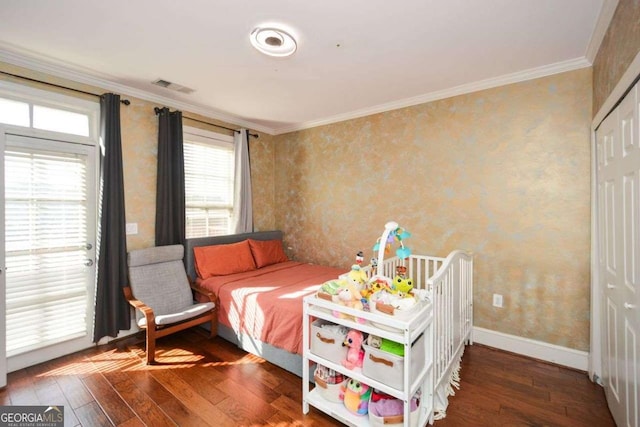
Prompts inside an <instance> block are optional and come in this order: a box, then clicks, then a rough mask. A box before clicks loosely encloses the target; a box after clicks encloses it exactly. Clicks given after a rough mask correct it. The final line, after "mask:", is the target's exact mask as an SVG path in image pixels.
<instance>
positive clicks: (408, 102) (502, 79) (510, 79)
mask: <svg viewBox="0 0 640 427" xmlns="http://www.w3.org/2000/svg"><path fill="white" fill-rule="evenodd" d="M590 66H591V63H590V62H589V61H587V59H586V58H575V59H570V60H568V61H562V62H557V63H555V64H550V65H545V66H542V67H537V68H531V69H529V70H524V71H519V72H517V73H512V74H505V75H503V76H499V77H493V78H490V79H485V80H479V81H477V82H473V83H468V84H463V85H460V86H455V87H452V88H449V89H444V90H440V91H436V92H430V93H426V94H424V95H420V96H416V97H412V98H406V99H401V100H398V101H393V102H389V103H386V104H380V105H376V106H373V107H369V108H363V109H361V110H356V111H351V112H348V113H345V114H338V115H335V116H331V117H328V118H326V119H322V120H314V121H309V122H304V123H300V124H295V125H292V126H287V127H281V128H276V129H274V131H275V135H280V134H283V133H288V132H294V131H298V130H304V129H309V128H312V127H317V126H322V125H328V124H331V123H337V122H341V121H345V120H351V119H356V118H360V117H365V116H370V115H372V114H378V113H384V112H386V111H391V110H396V109H399V108H405V107H411V106H414V105H418V104H424V103H427V102H432V101H437V100H439V99H445V98H451V97H453V96H458V95H464V94H467V93H472V92H477V91H480V90H485V89H491V88H494V87H499V86H504V85H508V84H512V83H519V82H523V81H527V80H533V79H538V78H541V77H546V76H550V75H553V74H559V73H564V72H567V71H573V70H577V69H580V68H586V67H590Z"/></svg>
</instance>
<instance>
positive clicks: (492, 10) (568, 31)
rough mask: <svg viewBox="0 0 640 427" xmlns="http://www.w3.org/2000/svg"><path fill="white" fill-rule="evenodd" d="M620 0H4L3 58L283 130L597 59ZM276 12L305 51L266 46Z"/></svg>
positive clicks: (263, 128)
mask: <svg viewBox="0 0 640 427" xmlns="http://www.w3.org/2000/svg"><path fill="white" fill-rule="evenodd" d="M611 3H612V0H404V1H389V0H323V1H311V0H308V1H302V0H297V1H296V0H271V1H259V0H253V1H251V0H235V1H234V0H226V1H223V0H185V1H175V0H109V1H97V0H57V1H41V0H0V16H1V17H2V18H1V21H2V23H1V24H0V61H4V62H9V63H13V64H16V65H23V66H28V67H30V68H33V69H37V70H39V71H46V72H49V73H51V74H54V75H59V76H62V77H66V78H71V79H73V80H76V81H80V82H83V83H96V84H99V85H100V86H101V87H104V88H106V89H109V90H116V91H119V92H120V93H122V94H125V95H130V96H139V97H141V98H144V99H148V100H151V101H154V102H159V103H163V104H164V105H168V106H171V107H174V108H180V109H183V110H187V111H192V112H195V113H201V114H205V115H207V116H210V117H214V118H219V119H222V120H226V121H229V122H231V123H235V124H238V125H242V126H246V127H250V128H252V129H256V130H261V131H264V132H268V133H272V134H278V133H283V132H287V131H291V130H296V129H302V128H307V127H311V126H316V125H319V124H325V123H331V122H335V121H339V120H344V119H348V118H353V117H358V116H363V115H367V114H371V113H375V112H380V111H385V110H389V109H393V108H398V107H402V106H407V105H414V104H417V103H422V102H426V101H429V100H433V99H438V98H443V97H446V96H451V95H455V94H459V93H463V92H469V91H473V90H478V89H483V88H487V87H492V86H497V85H500V84H505V83H510V82H514V81H520V80H525V79H528V78H533V77H539V76H542V75H548V74H552V73H556V72H561V71H566V70H571V69H576V68H580V67H585V66H588V65H590V63H591V60H592V59H593V58H592V55H593V52H590V50H591V51H593V49H594V43H595V44H597V45H599V42H600V41H601V39H602V36H601V35H600V36H598V34H599V33H603V31H602V30H601V29H600V30H598V28H599V27H601V26H602V24H599V22H598V18H599V16H600V14H601V10H603V11H606V9H607V7H609V8H610V7H611V6H610V5H611ZM613 4H614V7H615V4H617V1H613ZM601 20H602V18H601ZM265 23H281V24H283V26H284V27H285V28H287V29H289V31H290V32H291V33H292V34H293V35H295V37H296V38H297V40H298V51H297V52H296V53H295V54H294V55H293V56H291V57H289V58H271V57H267V56H265V55H263V54H261V53H259V52H258V51H256V50H255V49H254V48H253V47H252V46H251V44H250V43H249V33H250V32H251V31H252V30H253V29H254V28H255V27H256V26H259V25H262V24H265ZM597 24H598V25H597ZM606 24H608V21H607V22H606V23H605V25H606ZM604 28H606V26H605V27H604ZM592 37H593V40H595V42H594V41H593V40H592ZM598 37H599V39H598ZM595 49H597V46H595ZM590 53H591V55H590ZM590 56H591V57H590ZM158 78H162V79H164V80H169V81H172V82H174V83H177V84H179V85H183V86H187V87H189V88H192V89H195V92H194V93H192V94H190V95H186V94H182V93H178V92H173V91H170V90H168V89H164V88H160V87H156V86H153V85H151V84H150V82H151V81H153V80H156V79H158Z"/></svg>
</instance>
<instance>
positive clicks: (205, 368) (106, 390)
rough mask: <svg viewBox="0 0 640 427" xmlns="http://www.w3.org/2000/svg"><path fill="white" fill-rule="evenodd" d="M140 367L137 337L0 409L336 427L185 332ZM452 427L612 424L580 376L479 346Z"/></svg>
mask: <svg viewBox="0 0 640 427" xmlns="http://www.w3.org/2000/svg"><path fill="white" fill-rule="evenodd" d="M157 354H158V361H159V362H160V363H159V364H158V365H155V366H150V367H147V366H145V365H144V364H143V362H142V361H143V359H144V340H143V338H142V336H141V335H138V336H135V337H131V338H127V339H124V340H121V341H118V342H115V343H112V344H108V345H105V346H101V347H98V348H95V349H91V350H86V351H83V352H80V353H75V354H73V355H70V356H66V357H63V358H60V359H56V360H53V361H51V362H47V363H44V364H41V365H37V366H34V367H30V368H27V369H23V370H21V371H17V372H13V373H11V374H9V378H8V385H7V387H6V388H5V389H3V390H0V405H64V408H65V424H66V425H69V426H79V425H82V426H110V425H116V426H127V427H129V426H142V425H148V426H153V427H156V426H174V425H180V426H205V425H211V426H216V427H219V426H279V427H284V426H334V425H340V423H337V422H336V421H335V420H333V419H332V418H330V417H329V416H326V415H324V414H323V413H321V412H320V411H318V410H315V409H313V408H312V409H311V412H310V413H309V414H308V415H306V416H303V415H302V405H301V401H302V385H301V379H300V378H298V377H296V376H295V375H292V374H290V373H288V372H286V371H284V370H282V369H280V368H278V367H276V366H274V365H272V364H270V363H268V362H265V361H264V360H262V359H260V358H258V357H255V356H252V355H248V354H247V353H245V352H243V351H242V350H239V349H238V348H236V347H235V346H233V345H232V344H230V343H228V342H227V341H225V340H223V339H221V338H215V339H213V340H211V341H209V340H207V339H206V336H205V334H204V333H203V332H201V331H200V330H197V329H191V330H188V331H184V332H181V333H178V334H175V335H173V336H170V337H166V338H163V339H161V340H159V342H158V353H157ZM461 375H462V381H461V388H460V390H458V391H457V393H456V395H455V396H452V397H451V398H450V405H449V409H448V411H447V417H446V418H445V419H443V420H439V421H436V422H435V426H436V427H449V426H502V425H508V426H613V425H614V423H613V420H612V418H611V415H610V413H609V410H608V409H607V405H606V402H605V399H604V393H603V390H602V388H601V387H599V386H597V385H595V384H593V383H591V382H590V381H589V380H588V378H587V376H586V374H585V373H582V372H577V371H573V370H570V369H565V368H561V367H558V366H554V365H549V364H546V363H542V362H539V361H536V360H532V359H528V358H526V357H522V356H518V355H513V354H509V353H505V352H502V351H498V350H494V349H491V348H488V347H483V346H480V345H473V346H470V347H467V350H466V352H465V355H464V357H463V364H462V372H461Z"/></svg>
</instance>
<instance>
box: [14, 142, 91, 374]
mask: <svg viewBox="0 0 640 427" xmlns="http://www.w3.org/2000/svg"><path fill="white" fill-rule="evenodd" d="M95 163H96V162H95V147H93V146H89V145H83V144H78V143H70V142H64V141H52V140H49V139H42V138H35V137H27V136H17V135H11V134H7V136H6V147H5V150H4V170H5V250H6V255H5V256H6V258H5V260H6V262H5V264H6V313H7V314H6V345H7V356H8V357H9V370H13V369H19V368H21V367H23V366H28V365H31V364H34V363H38V362H40V361H44V360H48V359H51V358H54V357H58V356H61V355H63V354H68V353H71V352H73V351H77V350H80V349H83V348H87V347H89V346H91V344H92V330H93V310H94V308H93V307H94V294H95V290H94V288H95V262H94V260H95V243H96V242H95V240H96V236H95V230H96V226H95V224H96V193H97V191H96V172H95V171H96V167H95ZM18 360H19V362H18ZM12 362H13V363H12ZM12 368H13V369H12Z"/></svg>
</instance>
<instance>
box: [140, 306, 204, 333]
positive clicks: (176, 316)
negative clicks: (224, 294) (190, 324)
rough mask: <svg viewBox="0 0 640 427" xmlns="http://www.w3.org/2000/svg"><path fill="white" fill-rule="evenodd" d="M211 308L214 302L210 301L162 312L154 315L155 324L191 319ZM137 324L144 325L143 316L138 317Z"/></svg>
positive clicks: (145, 320)
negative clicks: (172, 311)
mask: <svg viewBox="0 0 640 427" xmlns="http://www.w3.org/2000/svg"><path fill="white" fill-rule="evenodd" d="M213 308H215V304H214V303H212V302H205V303H201V304H194V305H192V306H189V307H187V308H185V309H184V310H182V311H179V312H177V313H171V314H163V315H160V316H156V318H155V321H156V325H170V324H172V323H177V322H180V321H183V320H188V319H191V318H192V317H196V316H199V315H201V314H203V313H206V312H207V311H209V310H212V309H213ZM138 326H140V327H141V328H144V327H146V326H147V319H145V318H144V317H143V318H141V319H139V320H138Z"/></svg>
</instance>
